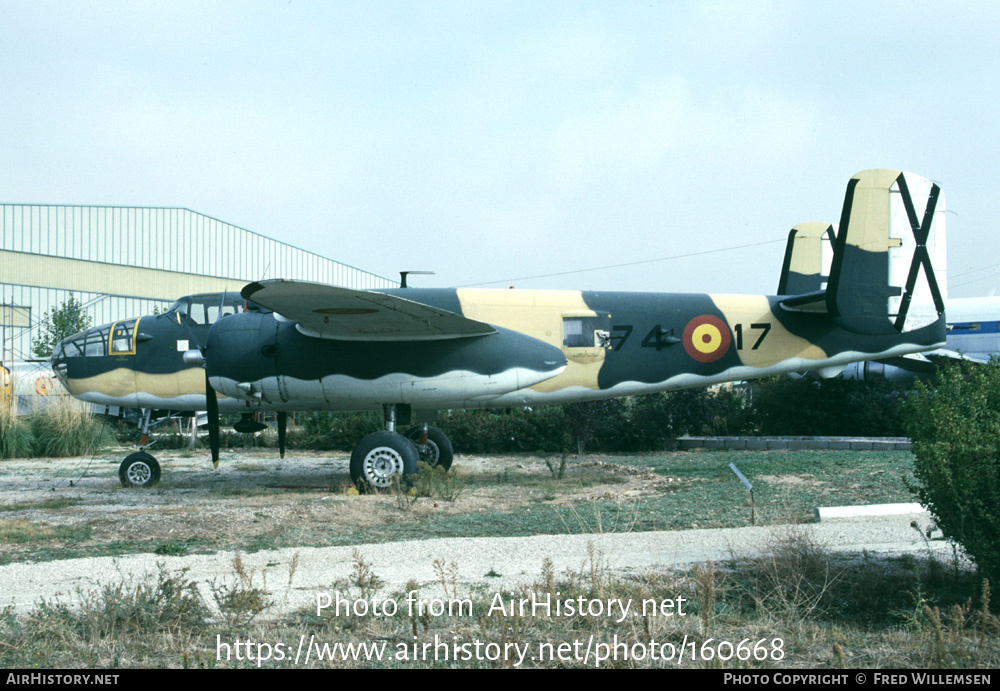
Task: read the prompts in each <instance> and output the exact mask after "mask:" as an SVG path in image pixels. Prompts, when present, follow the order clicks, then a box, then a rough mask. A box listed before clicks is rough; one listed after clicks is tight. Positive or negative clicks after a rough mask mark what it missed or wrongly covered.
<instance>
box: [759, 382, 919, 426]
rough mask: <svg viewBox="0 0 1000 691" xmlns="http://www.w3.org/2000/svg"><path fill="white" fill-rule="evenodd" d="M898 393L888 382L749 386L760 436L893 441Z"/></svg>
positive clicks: (899, 398)
mask: <svg viewBox="0 0 1000 691" xmlns="http://www.w3.org/2000/svg"><path fill="white" fill-rule="evenodd" d="M901 398H902V390H901V388H900V387H898V386H896V385H895V384H893V383H891V382H887V381H873V382H868V381H857V380H852V379H823V380H820V381H817V380H814V379H810V378H807V377H799V378H792V377H784V376H782V377H773V378H769V379H762V380H760V381H758V382H755V383H754V384H753V407H754V409H755V410H756V412H757V422H758V425H759V429H760V433H761V434H767V435H772V434H773V435H810V436H812V435H816V436H859V437H898V436H903V435H904V431H905V430H904V426H903V422H902V418H901V417H900V413H899V410H898V401H899V400H901Z"/></svg>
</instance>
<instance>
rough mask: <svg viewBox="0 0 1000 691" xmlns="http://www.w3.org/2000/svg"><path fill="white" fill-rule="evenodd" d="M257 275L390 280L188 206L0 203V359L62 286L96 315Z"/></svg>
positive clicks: (20, 342)
mask: <svg viewBox="0 0 1000 691" xmlns="http://www.w3.org/2000/svg"><path fill="white" fill-rule="evenodd" d="M262 278H292V279H299V280H307V281H317V282H321V283H331V284H335V285H340V286H345V287H348V288H360V289H364V288H390V287H394V286H395V285H397V282H396V281H393V280H390V279H387V278H384V277H382V276H378V275H376V274H373V273H370V272H367V271H362V270H360V269H357V268H355V267H353V266H349V265H347V264H343V263H341V262H338V261H335V260H333V259H328V258H326V257H323V256H320V255H318V254H314V253H312V252H307V251H305V250H302V249H299V248H298V247H293V246H292V245H288V244H286V243H283V242H278V241H277V240H273V239H271V238H268V237H264V236H262V235H259V234H257V233H254V232H252V231H249V230H246V229H244V228H240V227H238V226H234V225H232V224H230V223H226V222H224V221H220V220H218V219H216V218H212V217H210V216H206V215H204V214H200V213H197V212H195V211H191V210H190V209H182V208H149V207H118V206H65V205H46V204H0V337H2V343H0V347H2V349H3V355H2V358H0V360H2V361H4V362H7V363H9V362H10V361H11V359H12V356H13V360H14V361H22V360H27V359H31V358H32V357H33V356H32V354H31V343H32V342H33V340H34V338H35V336H36V335H37V333H38V329H39V324H40V322H41V320H42V318H43V316H44V315H45V313H46V312H50V311H51V310H52V309H54V308H58V307H59V306H60V305H61V304H62V303H64V302H66V301H67V300H68V299H69V297H70V295H71V294H72V295H73V297H74V298H75V299H76V300H77V301H79V302H82V303H83V304H84V306H85V309H86V311H87V314H88V316H89V317H90V318H91V321H92V324H93V325H98V324H104V323H107V322H111V321H116V320H119V319H125V318H128V317H133V316H140V315H143V314H149V313H150V312H152V311H153V309H154V308H160V309H163V308H165V307H166V306H168V305H169V304H170V303H172V302H173V301H174V300H175V299H177V298H179V297H181V296H182V295H190V294H193V293H206V292H215V291H219V290H239V289H240V288H242V287H243V286H244V285H245V284H246V283H248V282H249V281H254V280H260V279H262Z"/></svg>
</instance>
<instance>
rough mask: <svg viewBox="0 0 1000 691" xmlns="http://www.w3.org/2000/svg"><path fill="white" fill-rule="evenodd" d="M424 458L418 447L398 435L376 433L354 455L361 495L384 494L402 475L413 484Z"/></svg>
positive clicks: (353, 472) (355, 477) (356, 483)
mask: <svg viewBox="0 0 1000 691" xmlns="http://www.w3.org/2000/svg"><path fill="white" fill-rule="evenodd" d="M419 460H420V454H419V453H418V452H417V447H416V445H415V444H414V443H413V442H412V441H410V440H409V439H407V438H406V437H404V436H403V435H402V434H397V433H396V432H387V431H383V432H373V433H372V434H369V435H368V436H367V437H365V438H364V439H362V440H361V441H360V442H359V443H358V445H357V446H355V447H354V452H353V453H351V480H352V481H353V482H354V486H355V487H357V488H358V491H359V492H383V491H385V490H388V489H389V488H390V487H392V478H393V476H394V475H399V476H400V477H401V479H402V481H403V482H404V483H407V484H408V483H409V482H410V480H411V478H412V477H413V476H414V475H416V473H417V462H418V461H419Z"/></svg>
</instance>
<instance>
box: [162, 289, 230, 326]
mask: <svg viewBox="0 0 1000 691" xmlns="http://www.w3.org/2000/svg"><path fill="white" fill-rule="evenodd" d="M242 311H243V298H242V297H240V294H239V293H214V294H208V295H189V296H188V297H184V298H181V299H180V300H178V301H177V302H175V303H174V304H173V306H172V307H171V308H170V310H169V312H176V313H177V314H180V315H183V316H185V317H187V318H188V319H189V320H190V321H191V322H192V323H193V324H196V325H198V326H211V325H212V324H214V323H215V322H217V321H219V320H220V319H222V318H223V317H228V316H230V315H232V314H236V313H237V312H242Z"/></svg>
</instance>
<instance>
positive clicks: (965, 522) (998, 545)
mask: <svg viewBox="0 0 1000 691" xmlns="http://www.w3.org/2000/svg"><path fill="white" fill-rule="evenodd" d="M904 416H905V420H906V425H907V429H908V431H909V433H910V437H911V438H912V439H913V455H914V456H915V457H916V461H915V462H914V468H913V474H914V476H915V477H916V481H917V486H916V488H915V490H916V493H917V496H918V497H919V498H920V502H921V503H922V504H923V505H924V506H926V507H927V508H928V509H929V510H930V512H931V514H933V516H934V519H935V520H936V521H937V524H938V527H940V528H941V530H942V532H943V533H944V534H945V537H948V538H950V539H952V540H954V541H955V542H957V543H959V544H960V545H962V547H963V548H964V549H965V551H966V553H968V555H969V557H971V559H972V560H973V561H974V562H975V563H976V566H978V567H979V568H980V570H981V571H982V572H983V575H985V576H986V577H987V578H989V579H990V580H991V581H993V582H996V581H997V580H998V579H1000V539H998V538H997V536H998V535H1000V362H998V361H997V360H995V359H994V361H993V362H991V363H990V364H989V365H977V364H967V363H966V364H962V365H946V366H942V367H939V368H938V371H937V375H936V377H935V381H934V385H933V387H929V386H925V385H924V384H923V383H921V382H918V383H917V390H916V392H915V393H913V394H912V395H910V396H908V397H907V400H906V401H905V403H904Z"/></svg>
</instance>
